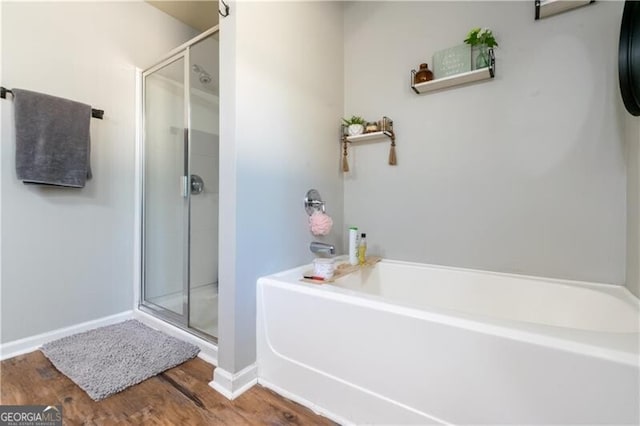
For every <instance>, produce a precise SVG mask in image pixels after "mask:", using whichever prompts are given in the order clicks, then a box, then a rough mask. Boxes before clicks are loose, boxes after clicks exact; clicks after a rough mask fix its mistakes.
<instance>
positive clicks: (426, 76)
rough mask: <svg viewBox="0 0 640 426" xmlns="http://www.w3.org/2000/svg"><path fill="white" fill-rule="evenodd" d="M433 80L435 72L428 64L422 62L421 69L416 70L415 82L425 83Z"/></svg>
mask: <svg viewBox="0 0 640 426" xmlns="http://www.w3.org/2000/svg"><path fill="white" fill-rule="evenodd" d="M431 80H433V72H432V71H431V70H430V69H429V65H428V64H420V69H419V70H418V72H416V76H415V78H414V80H413V84H418V83H424V82H426V81H431Z"/></svg>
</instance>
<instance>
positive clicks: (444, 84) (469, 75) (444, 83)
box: [411, 49, 496, 94]
mask: <svg viewBox="0 0 640 426" xmlns="http://www.w3.org/2000/svg"><path fill="white" fill-rule="evenodd" d="M495 71H496V62H495V57H494V56H493V49H489V66H488V67H485V68H480V69H477V70H473V71H467V72H463V73H460V74H455V75H450V76H448V77H443V78H438V79H435V80H431V81H426V82H424V83H418V84H413V79H414V76H415V73H416V71H415V70H412V71H411V88H412V89H413V91H414V92H416V93H417V94H421V93H429V92H435V91H437V90H443V89H448V88H450V87H455V86H461V85H464V84H469V83H475V82H477V81H483V80H490V79H492V78H493V77H495Z"/></svg>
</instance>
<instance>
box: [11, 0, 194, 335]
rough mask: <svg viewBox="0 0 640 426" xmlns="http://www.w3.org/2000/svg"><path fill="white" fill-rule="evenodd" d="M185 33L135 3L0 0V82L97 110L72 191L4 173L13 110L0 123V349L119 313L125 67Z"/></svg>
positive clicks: (125, 188) (131, 83)
mask: <svg viewBox="0 0 640 426" xmlns="http://www.w3.org/2000/svg"><path fill="white" fill-rule="evenodd" d="M193 35H194V31H193V30H192V29H191V28H189V27H187V26H185V25H183V24H181V23H178V22H177V21H176V20H175V19H173V18H170V17H169V16H168V15H165V14H164V13H162V12H160V11H158V10H157V9H155V8H153V7H151V6H149V5H147V4H146V3H144V2H113V3H109V2H91V3H81V2H69V3H66V2H43V3H31V2H3V3H2V53H1V55H2V57H1V59H2V61H1V62H2V84H3V85H4V86H8V87H20V88H25V89H30V90H35V91H40V92H45V93H49V94H53V95H58V96H62V97H66V98H70V99H74V100H78V101H81V102H85V103H88V104H91V105H93V106H94V107H97V108H101V109H104V110H105V119H104V120H103V121H99V120H95V119H94V120H92V122H91V137H92V152H91V162H92V170H93V180H90V181H89V182H88V184H87V186H86V187H85V188H84V189H82V190H76V189H64V188H43V187H39V186H26V185H24V184H22V182H19V181H18V180H17V179H16V176H15V166H14V158H15V141H14V124H13V123H14V121H13V106H12V104H11V101H10V100H2V101H0V109H1V114H2V130H1V131H2V148H1V149H2V159H1V162H2V194H1V195H2V197H1V198H2V289H1V292H2V302H1V303H2V306H1V309H2V319H1V322H2V338H1V341H2V342H8V341H13V340H15V339H20V338H23V337H27V336H31V335H35V334H39V333H44V332H47V331H50V330H54V329H57V328H61V327H66V326H70V325H74V324H78V323H81V322H84V321H89V320H92V319H96V318H99V317H104V316H107V315H112V314H115V313H118V312H122V311H125V310H129V309H131V306H132V305H133V291H132V290H133V279H134V273H133V259H134V257H133V256H134V253H133V238H134V235H133V229H134V227H133V221H134V215H133V212H134V202H135V200H134V192H133V191H134V147H135V115H136V114H135V95H136V93H135V67H142V68H143V67H147V66H149V65H150V64H151V63H152V62H153V61H155V60H156V59H157V58H159V57H160V56H162V55H164V54H165V53H166V52H168V51H169V50H171V49H172V48H174V47H176V46H178V45H179V44H181V43H183V42H184V41H186V40H188V39H189V38H191V37H192V36H193Z"/></svg>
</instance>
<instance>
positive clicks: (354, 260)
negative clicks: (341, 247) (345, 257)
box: [349, 226, 358, 265]
mask: <svg viewBox="0 0 640 426" xmlns="http://www.w3.org/2000/svg"><path fill="white" fill-rule="evenodd" d="M349 263H350V264H352V265H357V264H358V228H357V227H355V226H352V227H351V228H349Z"/></svg>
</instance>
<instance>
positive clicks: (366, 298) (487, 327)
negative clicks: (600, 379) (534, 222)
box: [257, 259, 640, 368]
mask: <svg viewBox="0 0 640 426" xmlns="http://www.w3.org/2000/svg"><path fill="white" fill-rule="evenodd" d="M382 262H389V263H396V264H401V265H412V266H418V267H421V266H433V267H436V268H445V269H449V270H455V271H465V272H476V270H471V269H467V268H457V267H448V266H444V267H440V265H425V264H421V263H414V262H405V261H395V260H387V259H383V260H382ZM309 267H310V266H309V265H303V266H299V267H296V268H291V269H288V270H286V271H282V272H278V273H275V274H272V275H268V276H265V277H261V278H259V279H258V281H257V286H258V291H263V289H262V288H261V286H264V285H275V286H276V287H280V288H284V289H288V290H293V291H297V292H302V293H305V294H311V295H319V296H320V297H324V298H327V299H331V300H337V301H342V302H345V299H346V302H348V303H353V304H355V305H358V306H361V307H365V308H373V309H378V310H384V311H387V312H391V313H394V314H397V315H404V316H409V317H412V318H417V319H422V320H427V321H433V322H436V323H439V324H444V325H449V326H453V327H460V328H464V329H466V330H471V331H475V332H479V333H483V334H489V335H493V336H498V337H502V338H508V339H513V340H517V341H520V342H526V343H532V344H536V345H542V346H545V347H552V348H555V349H558V350H563V351H568V352H571V353H577V354H581V355H583V356H593V357H597V358H600V359H603V360H607V361H611V362H616V363H621V364H625V365H629V366H633V367H636V368H640V358H639V349H640V348H638V347H636V348H635V351H628V350H625V349H621V348H611V347H605V345H603V344H594V343H588V342H584V341H576V340H571V339H569V338H567V337H562V336H561V335H562V334H565V333H567V331H566V330H569V332H571V333H577V334H580V333H591V334H593V335H605V336H606V335H618V336H620V337H622V338H628V339H635V341H636V344H637V342H638V340H639V339H640V332H639V333H633V332H629V333H613V332H609V333H605V332H598V331H583V330H577V329H570V328H564V327H558V326H552V325H544V324H534V323H526V322H523V321H517V320H507V319H496V318H489V317H485V316H482V315H475V314H468V313H465V312H461V311H455V310H449V309H443V308H437V307H433V308H431V307H430V308H429V310H426V309H419V308H416V307H411V306H406V305H403V304H400V303H394V302H392V301H389V300H385V299H384V298H383V297H381V296H378V295H372V294H367V293H363V292H358V291H355V290H350V289H346V288H342V287H338V286H333V285H324V284H311V283H306V282H303V281H300V280H299V279H293V278H291V276H292V275H293V274H297V275H300V276H302V275H301V274H302V273H303V272H304V271H305V270H308V268H309ZM478 272H480V273H483V272H484V273H487V274H497V275H500V276H507V277H512V278H513V277H517V278H532V279H534V280H536V281H541V282H542V281H545V280H546V279H545V278H543V277H528V276H523V275H518V274H511V273H502V272H498V273H494V272H487V271H481V270H479V271H478ZM549 281H551V282H559V283H563V284H569V285H570V284H572V283H577V284H579V285H578V286H579V287H583V286H586V287H587V288H589V287H591V288H593V286H598V287H599V286H604V287H603V288H611V286H616V287H617V285H615V284H599V283H589V282H584V281H571V280H556V279H549V280H548V281H547V282H549ZM580 284H581V285H580ZM624 290H626V292H624V291H623V294H628V296H629V297H631V298H633V299H636V298H635V296H634V295H633V294H632V293H631V292H629V291H628V289H626V288H624ZM636 300H637V299H636ZM630 302H631V303H633V302H634V301H633V300H631V301H630ZM263 308H264V307H263ZM563 330H565V331H563ZM554 334H555V335H554Z"/></svg>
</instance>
